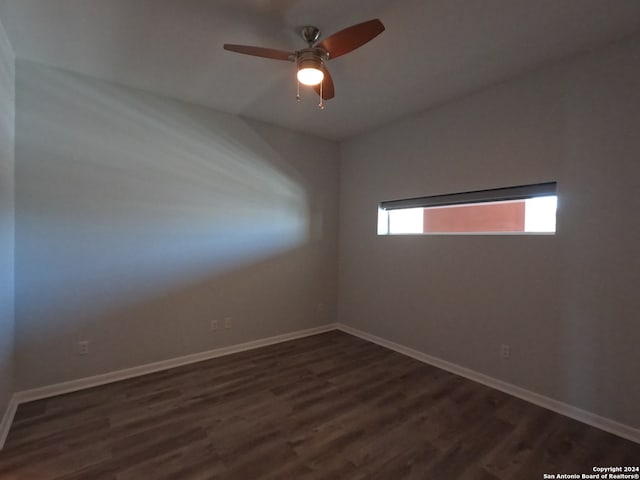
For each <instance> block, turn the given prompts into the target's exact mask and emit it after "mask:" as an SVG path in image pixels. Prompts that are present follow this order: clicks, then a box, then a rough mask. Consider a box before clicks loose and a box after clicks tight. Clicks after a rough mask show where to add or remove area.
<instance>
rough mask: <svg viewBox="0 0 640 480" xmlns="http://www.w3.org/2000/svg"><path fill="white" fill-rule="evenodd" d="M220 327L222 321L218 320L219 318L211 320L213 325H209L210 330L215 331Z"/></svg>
mask: <svg viewBox="0 0 640 480" xmlns="http://www.w3.org/2000/svg"><path fill="white" fill-rule="evenodd" d="M219 329H220V323H219V322H218V320H211V325H209V330H211V331H212V332H215V331H216V330H219Z"/></svg>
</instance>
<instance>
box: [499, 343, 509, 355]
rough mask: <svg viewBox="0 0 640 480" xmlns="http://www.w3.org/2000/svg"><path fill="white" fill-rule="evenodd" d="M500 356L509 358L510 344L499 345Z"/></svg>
mask: <svg viewBox="0 0 640 480" xmlns="http://www.w3.org/2000/svg"><path fill="white" fill-rule="evenodd" d="M500 357H502V358H509V357H511V346H510V345H504V344H502V345H500Z"/></svg>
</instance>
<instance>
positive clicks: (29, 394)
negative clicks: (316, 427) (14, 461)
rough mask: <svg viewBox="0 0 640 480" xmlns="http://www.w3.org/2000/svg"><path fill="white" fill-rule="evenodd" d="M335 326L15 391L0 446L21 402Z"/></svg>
mask: <svg viewBox="0 0 640 480" xmlns="http://www.w3.org/2000/svg"><path fill="white" fill-rule="evenodd" d="M336 328H337V327H336V324H329V325H323V326H321V327H315V328H309V329H307V330H299V331H297V332H291V333H285V334H282V335H276V336H273V337H267V338H263V339H260V340H253V341H251V342H246V343H240V344H237V345H231V346H228V347H222V348H216V349H213V350H207V351H204V352H198V353H193V354H190V355H185V356H182V357H177V358H172V359H169V360H162V361H159V362H153V363H148V364H146V365H140V366H138V367H132V368H125V369H123V370H116V371H114V372H109V373H103V374H100V375H94V376H91V377H85V378H79V379H77V380H71V381H68V382H62V383H56V384H54V385H47V386H45V387H39V388H33V389H30V390H23V391H20V392H16V393H14V394H13V396H12V397H11V401H10V403H9V406H8V408H7V411H6V412H5V415H4V417H3V419H2V423H1V424H0V450H2V447H3V446H4V442H5V440H6V438H7V435H8V434H9V429H10V428H11V423H12V422H13V417H14V415H15V412H16V409H17V407H18V405H19V404H21V403H25V402H31V401H34V400H40V399H43V398H48V397H53V396H56V395H62V394H65V393H71V392H75V391H78V390H84V389H87V388H92V387H97V386H100V385H105V384H107V383H113V382H118V381H120V380H126V379H129V378H133V377H139V376H141V375H147V374H149V373H154V372H159V371H162V370H167V369H169V368H175V367H180V366H182V365H188V364H191V363H196V362H201V361H203V360H210V359H212V358H217V357H222V356H225V355H231V354H233V353H239V352H244V351H246V350H253V349H255V348H260V347H266V346H268V345H274V344H276V343H282V342H287V341H289V340H295V339H297V338H303V337H309V336H311V335H317V334H319V333H324V332H328V331H331V330H336Z"/></svg>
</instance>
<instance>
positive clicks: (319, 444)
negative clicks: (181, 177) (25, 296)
mask: <svg viewBox="0 0 640 480" xmlns="http://www.w3.org/2000/svg"><path fill="white" fill-rule="evenodd" d="M631 462H635V464H638V463H640V445H638V444H635V443H632V442H629V441H626V440H623V439H621V438H618V437H615V436H613V435H610V434H608V433H605V432H602V431H599V430H597V429H594V428H591V427H588V426H586V425H584V424H581V423H579V422H576V421H574V420H571V419H568V418H566V417H562V416H560V415H557V414H554V413H552V412H549V411H547V410H544V409H542V408H540V407H537V406H534V405H531V404H528V403H527V402H524V401H522V400H520V399H517V398H514V397H511V396H509V395H506V394H504V393H502V392H498V391H495V390H492V389H490V388H488V387H486V386H483V385H480V384H477V383H474V382H471V381H469V380H466V379H463V378H461V377H458V376H456V375H452V374H450V373H448V372H445V371H443V370H440V369H437V368H435V367H432V366H429V365H425V364H422V363H420V362H418V361H416V360H413V359H411V358H409V357H406V356H403V355H400V354H398V353H396V352H393V351H390V350H387V349H385V348H383V347H380V346H379V345H375V344H372V343H369V342H366V341H364V340H362V339H359V338H356V337H353V336H350V335H347V334H345V333H342V332H337V331H334V332H328V333H324V334H321V335H315V336H312V337H307V338H302V339H298V340H293V341H290V342H285V343H280V344H277V345H271V346H267V347H264V348H260V349H256V350H251V351H245V352H240V353H238V354H234V355H229V356H225V357H221V358H217V359H213V360H208V361H205V362H200V363H196V364H192V365H185V366H181V367H177V368H172V369H169V370H166V371H162V372H156V373H153V374H150V375H145V376H142V377H137V378H132V379H128V380H125V381H122V382H117V383H113V384H109V385H104V386H101V387H96V388H92V389H88V390H83V391H79V392H74V393H70V394H66V395H61V396H58V397H53V398H48V399H44V400H39V401H35V402H31V403H27V404H23V405H20V407H19V408H18V412H17V414H16V417H15V421H14V424H13V426H12V429H11V432H10V434H9V437H8V439H7V443H6V446H5V449H4V451H2V452H0V478H1V479H2V480H25V479H28V480H31V479H37V480H83V479H87V480H138V479H153V480H169V479H179V480H217V479H219V480H235V479H238V480H246V479H265V480H282V479H285V480H286V479H295V480H320V479H332V480H334V479H339V480H342V479H345V480H364V479H381V480H389V479H393V480H396V479H406V480H410V479H421V480H422V479H436V478H437V479H446V480H449V479H458V480H511V479H514V480H515V479H517V480H526V479H539V478H542V474H543V473H588V472H589V471H590V469H591V468H592V467H593V466H594V465H614V466H615V465H633V463H631Z"/></svg>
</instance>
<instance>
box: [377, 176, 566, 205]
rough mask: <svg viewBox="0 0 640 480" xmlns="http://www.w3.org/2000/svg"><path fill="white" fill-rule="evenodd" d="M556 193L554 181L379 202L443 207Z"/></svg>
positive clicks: (521, 198)
mask: <svg viewBox="0 0 640 480" xmlns="http://www.w3.org/2000/svg"><path fill="white" fill-rule="evenodd" d="M555 194H556V182H548V183H536V184H533V185H520V186H517V187H506V188H494V189H491V190H476V191H473V192H463V193H448V194H445V195H433V196H430V197H418V198H408V199H405V200H390V201H388V202H381V203H380V208H381V209H383V210H397V209H400V208H427V207H444V206H447V205H459V204H465V203H483V202H500V201H508V200H523V199H527V198H533V197H547V196H551V195H555Z"/></svg>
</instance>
